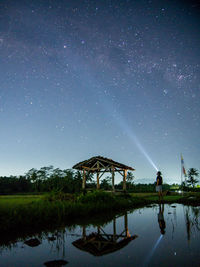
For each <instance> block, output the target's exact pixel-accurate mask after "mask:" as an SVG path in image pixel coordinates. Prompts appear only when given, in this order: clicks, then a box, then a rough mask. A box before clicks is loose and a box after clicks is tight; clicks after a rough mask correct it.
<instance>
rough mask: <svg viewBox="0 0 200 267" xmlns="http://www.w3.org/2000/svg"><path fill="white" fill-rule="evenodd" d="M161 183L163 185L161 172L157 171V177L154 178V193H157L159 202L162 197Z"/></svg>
mask: <svg viewBox="0 0 200 267" xmlns="http://www.w3.org/2000/svg"><path fill="white" fill-rule="evenodd" d="M162 183H163V179H162V176H161V172H160V171H158V172H157V177H156V192H158V197H159V200H161V199H162V198H163V195H162Z"/></svg>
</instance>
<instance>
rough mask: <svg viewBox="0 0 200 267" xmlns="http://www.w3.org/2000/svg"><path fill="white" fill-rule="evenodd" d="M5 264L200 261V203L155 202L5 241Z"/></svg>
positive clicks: (0, 252) (1, 253) (1, 262)
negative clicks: (98, 219)
mask: <svg viewBox="0 0 200 267" xmlns="http://www.w3.org/2000/svg"><path fill="white" fill-rule="evenodd" d="M101 221H103V219H102V220H101ZM97 224H98V223H97ZM52 261H53V262H52ZM0 266H1V267H23V266H26V267H29V266H71V267H73V266H80V267H81V266H92V267H94V266H95V267H97V266H104V267H105V266H115V267H116V266H132V267H133V266H137V267H138V266H170V267H171V266H173V267H176V266H193V267H195V266H200V207H191V206H183V205H180V204H173V205H167V204H164V205H160V206H159V205H152V206H148V207H144V208H140V209H136V210H133V211H131V212H127V213H123V214H120V215H118V216H115V218H113V220H112V221H109V222H107V223H104V224H99V225H98V226H94V225H87V226H80V225H76V226H74V227H73V228H72V227H71V228H65V229H63V230H57V231H54V232H51V233H43V234H41V235H38V236H32V237H30V238H27V239H26V240H20V241H18V242H16V243H14V244H12V245H10V246H9V247H8V246H1V247H0Z"/></svg>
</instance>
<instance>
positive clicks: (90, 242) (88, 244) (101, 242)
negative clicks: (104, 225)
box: [72, 233, 137, 256]
mask: <svg viewBox="0 0 200 267" xmlns="http://www.w3.org/2000/svg"><path fill="white" fill-rule="evenodd" d="M135 238H137V236H136V235H134V236H130V237H127V238H124V239H122V240H120V241H119V242H114V241H112V240H108V239H106V238H104V237H103V236H101V235H98V234H97V233H91V234H90V235H89V236H87V237H86V240H85V239H84V238H80V239H78V240H76V241H74V242H73V243H72V244H73V245H74V246H75V247H76V248H78V249H80V250H83V251H86V252H89V253H90V254H92V255H94V256H103V255H105V254H109V253H112V252H115V251H117V250H119V249H122V248H123V247H125V246H126V245H128V243H129V242H131V241H132V240H134V239H135Z"/></svg>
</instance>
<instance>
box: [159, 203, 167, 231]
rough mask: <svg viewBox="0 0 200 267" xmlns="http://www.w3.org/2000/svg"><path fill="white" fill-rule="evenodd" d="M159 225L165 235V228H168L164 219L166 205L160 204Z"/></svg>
mask: <svg viewBox="0 0 200 267" xmlns="http://www.w3.org/2000/svg"><path fill="white" fill-rule="evenodd" d="M158 224H159V227H160V232H161V234H162V235H164V234H165V228H166V224H165V219H164V204H162V206H161V204H159V213H158Z"/></svg>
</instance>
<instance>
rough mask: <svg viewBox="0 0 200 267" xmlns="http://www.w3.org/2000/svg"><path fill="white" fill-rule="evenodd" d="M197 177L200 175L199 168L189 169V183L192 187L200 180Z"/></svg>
mask: <svg viewBox="0 0 200 267" xmlns="http://www.w3.org/2000/svg"><path fill="white" fill-rule="evenodd" d="M195 177H199V172H198V170H197V169H195V168H190V169H189V171H188V179H187V183H188V184H189V185H191V186H192V187H194V186H195V184H196V183H197V182H198V179H195Z"/></svg>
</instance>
